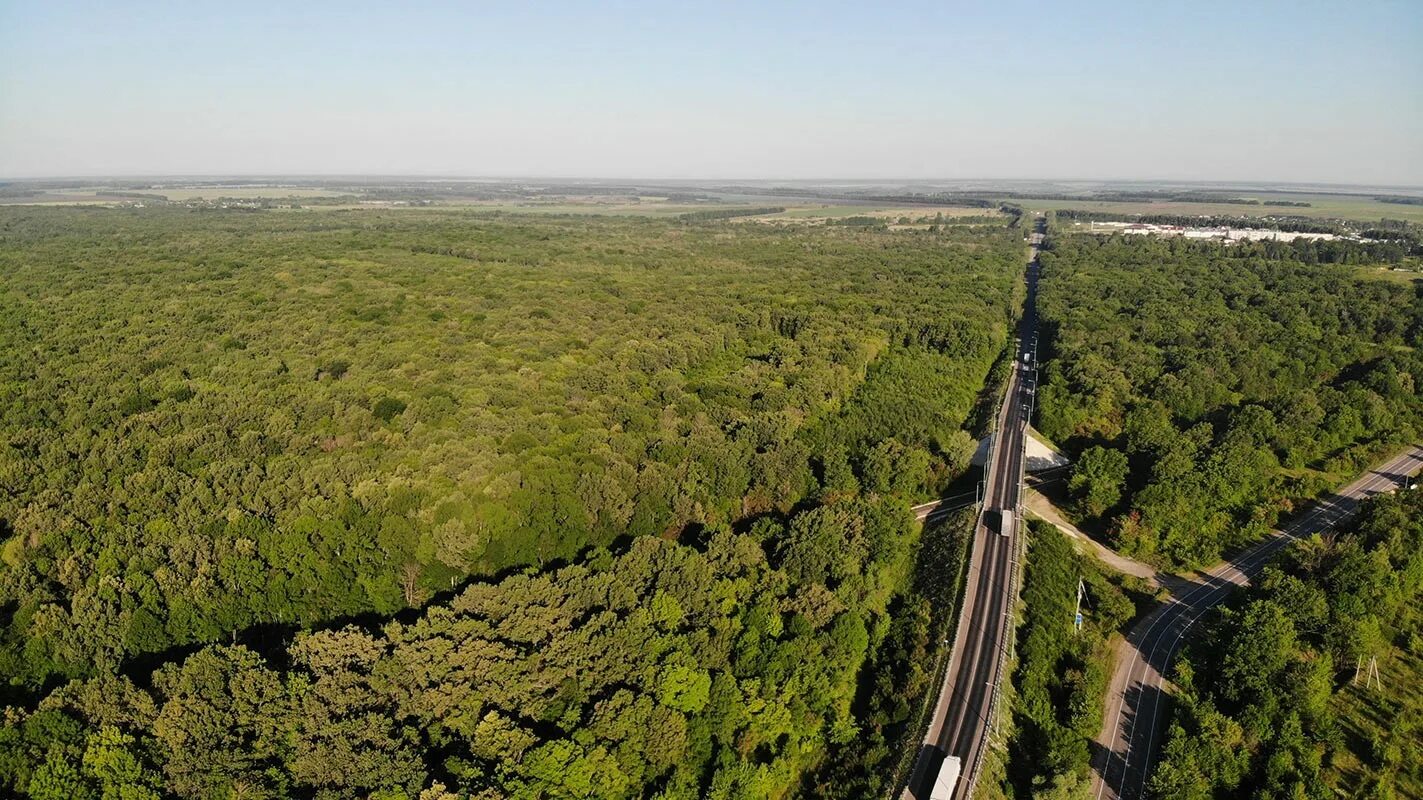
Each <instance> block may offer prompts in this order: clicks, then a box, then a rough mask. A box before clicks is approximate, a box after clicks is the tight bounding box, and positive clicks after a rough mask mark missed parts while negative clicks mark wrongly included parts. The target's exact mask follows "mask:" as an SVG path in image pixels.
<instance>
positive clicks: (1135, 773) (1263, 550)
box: [1092, 446, 1423, 800]
mask: <svg viewBox="0 0 1423 800" xmlns="http://www.w3.org/2000/svg"><path fill="white" fill-rule="evenodd" d="M1420 469H1423V447H1419V446H1414V447H1410V448H1409V449H1408V450H1407V451H1405V452H1404V453H1402V454H1401V455H1399V456H1396V457H1395V458H1392V459H1390V460H1389V461H1387V462H1386V463H1384V464H1382V465H1380V466H1378V467H1375V468H1374V469H1372V470H1370V471H1369V472H1368V473H1367V474H1365V475H1364V476H1363V477H1361V478H1359V479H1358V480H1356V481H1354V482H1353V483H1351V484H1349V485H1348V486H1347V487H1345V488H1344V489H1342V490H1341V491H1339V492H1338V493H1336V494H1334V495H1331V496H1330V497H1329V498H1327V499H1325V500H1322V501H1320V502H1319V503H1316V504H1314V505H1313V506H1311V507H1310V509H1309V510H1308V511H1307V512H1305V513H1304V514H1303V515H1301V516H1299V517H1298V518H1296V519H1295V520H1294V521H1293V522H1291V523H1290V524H1289V525H1287V526H1286V527H1285V528H1284V529H1283V530H1281V531H1276V532H1275V534H1274V535H1273V536H1272V537H1271V538H1269V539H1266V540H1265V541H1263V542H1261V543H1259V544H1257V545H1255V546H1253V547H1251V548H1249V549H1247V550H1245V551H1243V552H1241V553H1239V554H1237V555H1236V556H1234V557H1233V558H1231V559H1230V560H1229V561H1226V562H1224V563H1222V564H1220V565H1218V566H1217V567H1215V568H1214V569H1212V570H1210V571H1208V572H1206V573H1205V574H1204V575H1202V576H1201V577H1200V578H1199V579H1197V580H1194V581H1188V582H1184V583H1183V585H1181V586H1180V587H1179V588H1176V589H1175V590H1174V591H1173V593H1172V597H1171V598H1170V599H1169V600H1168V601H1167V602H1166V604H1165V605H1163V606H1161V607H1160V608H1158V609H1156V610H1155V611H1153V612H1152V613H1151V614H1149V615H1147V616H1146V617H1144V618H1143V619H1142V620H1141V621H1139V622H1138V623H1137V624H1136V625H1135V626H1133V627H1132V629H1131V631H1130V632H1129V633H1128V634H1127V637H1126V640H1125V641H1124V642H1123V643H1122V645H1121V646H1120V647H1119V648H1118V651H1117V663H1116V669H1115V670H1114V672H1113V674H1112V681H1111V684H1110V686H1109V687H1108V692H1107V714H1106V718H1105V719H1104V720H1103V725H1102V732H1101V733H1100V734H1099V735H1098V737H1097V741H1096V742H1095V743H1094V746H1093V759H1092V771H1093V775H1092V781H1093V786H1092V796H1093V797H1095V798H1097V800H1117V798H1123V799H1124V800H1136V798H1139V797H1143V796H1144V795H1145V794H1146V782H1147V779H1148V777H1149V776H1150V775H1151V767H1152V764H1153V759H1154V758H1155V750H1156V747H1157V745H1158V744H1159V741H1158V740H1159V737H1160V736H1161V735H1162V734H1163V733H1164V731H1165V728H1166V720H1165V719H1164V716H1165V712H1166V711H1167V709H1168V704H1167V703H1166V702H1164V701H1165V697H1166V692H1165V689H1164V687H1163V684H1164V682H1165V679H1164V677H1163V676H1164V675H1165V674H1166V673H1167V671H1168V667H1169V666H1170V664H1171V660H1172V659H1173V658H1174V657H1175V656H1176V653H1177V651H1178V650H1180V648H1181V644H1182V642H1183V641H1184V639H1185V637H1186V635H1187V634H1188V632H1189V631H1190V629H1191V626H1192V625H1194V624H1195V622H1196V620H1198V619H1200V618H1201V616H1202V615H1203V614H1205V613H1206V612H1207V611H1209V610H1210V609H1211V608H1213V607H1215V606H1216V605H1217V604H1218V603H1220V602H1221V601H1222V600H1224V599H1225V598H1226V597H1227V596H1228V595H1229V594H1230V593H1231V592H1232V591H1233V590H1234V589H1236V588H1237V587H1239V586H1242V585H1244V584H1245V583H1246V582H1247V581H1249V580H1250V578H1252V577H1254V576H1255V574H1256V573H1258V572H1259V571H1260V569H1261V568H1262V567H1264V566H1265V564H1267V563H1269V561H1270V558H1271V556H1273V555H1274V554H1275V553H1276V551H1278V550H1279V549H1280V548H1281V547H1284V546H1285V545H1286V544H1288V543H1290V542H1291V541H1293V540H1295V539H1298V538H1301V537H1305V536H1309V535H1310V534H1313V533H1316V532H1318V531H1322V530H1326V529H1328V528H1331V527H1333V526H1334V525H1335V524H1337V523H1338V522H1339V521H1340V520H1342V519H1344V518H1346V517H1348V516H1349V515H1350V514H1352V513H1353V512H1354V511H1355V510H1356V509H1357V508H1358V506H1359V501H1360V500H1362V499H1363V498H1365V497H1368V496H1370V495H1373V494H1378V493H1379V492H1384V491H1388V490H1390V489H1393V488H1396V487H1398V486H1400V485H1402V484H1403V483H1404V482H1405V481H1406V479H1407V478H1408V476H1410V475H1415V474H1417V473H1418V472H1419V470H1420Z"/></svg>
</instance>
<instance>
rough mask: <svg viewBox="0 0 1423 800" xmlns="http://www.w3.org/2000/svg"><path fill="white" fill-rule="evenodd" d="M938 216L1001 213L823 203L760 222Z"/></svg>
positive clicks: (995, 213)
mask: <svg viewBox="0 0 1423 800" xmlns="http://www.w3.org/2000/svg"><path fill="white" fill-rule="evenodd" d="M936 214H943V215H944V216H946V217H974V216H999V215H1000V212H999V211H998V210H996V209H992V208H968V207H965V206H934V205H908V206H906V205H883V204H881V205H858V204H856V205H828V204H824V203H820V204H815V205H796V206H789V207H787V208H786V210H785V211H783V212H781V213H779V214H766V215H764V216H761V217H757V219H768V220H769V219H797V220H807V219H842V218H844V217H883V218H885V219H898V218H900V217H911V218H913V217H933V216H934V215H936Z"/></svg>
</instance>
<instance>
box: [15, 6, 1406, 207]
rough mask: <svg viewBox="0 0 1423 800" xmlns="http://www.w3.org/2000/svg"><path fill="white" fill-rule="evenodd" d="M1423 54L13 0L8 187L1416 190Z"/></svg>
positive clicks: (1199, 33) (1222, 9)
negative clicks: (397, 184) (445, 182)
mask: <svg viewBox="0 0 1423 800" xmlns="http://www.w3.org/2000/svg"><path fill="white" fill-rule="evenodd" d="M1419 33H1423V9H1420V8H1419V7H1417V6H1416V4H1412V3H1406V2H1387V1H1386V0H1373V1H1372V2H1365V3H1357V4H1349V5H1346V4H1342V3H1341V4H1314V5H1311V6H1309V7H1307V8H1303V9H1302V8H1300V7H1299V6H1298V5H1296V4H1286V3H1261V4H1254V5H1252V6H1251V7H1249V8H1238V7H1236V6H1235V5H1232V4H1225V3H1195V4H1191V5H1190V6H1181V7H1173V8H1155V7H1151V8H1146V7H1137V6H1134V5H1128V4H1122V3H1089V4H1083V5H1076V6H1073V7H1071V8H1063V7H1045V8H1036V9H1031V10H1027V9H1002V8H991V9H990V8H981V7H977V6H957V5H955V4H942V3H920V2H915V3H903V4H899V5H897V6H895V7H894V8H893V9H876V10H875V11H874V12H873V13H870V12H867V11H866V10H865V9H863V8H861V7H858V6H850V5H848V4H835V5H826V4H819V3H817V4H793V5H787V6H779V7H776V8H773V9H767V8H762V7H760V6H755V5H740V4H718V5H715V6H705V7H689V8H679V9H672V10H669V9H667V8H665V7H663V6H661V5H652V4H637V3H623V4H617V5H615V6H612V7H610V8H607V9H591V8H585V7H582V6H578V5H574V4H564V3H543V4H531V5H528V6H521V7H518V8H504V7H488V6H481V7H478V8H463V7H459V6H445V5H429V6H423V7H421V8H420V9H416V10H402V11H395V10H392V9H390V8H387V7H385V6H381V5H375V4H360V3H356V4H341V5H337V4H324V3H315V4H309V5H304V6H301V7H299V8H294V9H293V8H287V7H283V6H277V5H275V4H265V5H264V4H256V5H254V6H250V7H248V6H244V7H240V8H231V7H224V6H210V7H202V8H192V7H188V6H182V5H177V4H174V5H166V4H157V3H140V4H135V5H130V6H128V7H124V8H117V7H109V6H107V5H100V4H90V3H63V2H61V3H44V4H40V3H32V2H0V176H4V177H6V178H11V179H45V178H48V179H65V178H78V177H199V176H213V177H295V176H302V177H336V176H341V177H348V176H371V177H376V176H400V177H420V178H431V179H437V178H447V179H453V178H456V177H459V178H467V179H477V178H486V179H513V180H518V179H533V180H555V179H567V180H620V181H658V180H676V181H702V182H706V181H723V182H735V181H757V180H770V181H802V180H819V181H857V180H870V181H936V180H937V181H943V182H951V181H995V180H996V181H1013V180H1043V181H1061V182H1092V181H1101V182H1114V181H1160V182H1171V181H1192V182H1205V183H1211V182H1217V183H1303V184H1330V185H1363V186H1378V187H1391V186H1396V187H1416V186H1419V185H1423V145H1420V144H1419V142H1423V50H1420V49H1419V48H1417V47H1416V46H1415V44H1416V42H1417V41H1418V38H1419V36H1418V34H1419ZM985 175H991V176H995V177H984V176H985ZM1084 176H1085V177H1084Z"/></svg>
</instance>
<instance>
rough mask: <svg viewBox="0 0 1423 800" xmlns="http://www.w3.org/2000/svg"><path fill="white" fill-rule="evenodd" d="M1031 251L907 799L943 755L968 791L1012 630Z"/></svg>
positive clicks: (1030, 342) (1032, 316)
mask: <svg viewBox="0 0 1423 800" xmlns="http://www.w3.org/2000/svg"><path fill="white" fill-rule="evenodd" d="M1037 270H1038V266H1037V249H1036V248H1033V251H1032V260H1031V261H1030V263H1029V265H1028V277H1027V281H1028V296H1027V302H1026V303H1025V305H1024V311H1023V318H1022V321H1021V323H1020V326H1019V331H1018V349H1017V352H1016V354H1015V358H1014V365H1013V374H1012V376H1011V377H1010V378H1009V381H1008V388H1007V392H1006V393H1005V395H1004V400H1003V406H1002V408H1001V409H999V413H998V420H997V430H996V433H995V442H994V446H993V450H992V452H991V454H990V456H989V461H988V466H989V469H988V471H987V483H986V487H985V491H984V497H985V504H984V511H985V513H984V514H982V515H980V517H979V520H978V523H977V525H976V527H975V530H974V536H973V546H972V550H971V554H970V558H969V568H968V581H967V585H966V586H965V591H964V598H963V605H962V608H961V610H960V616H959V624H958V627H957V630H956V632H955V637H954V642H953V648H952V650H951V655H950V659H949V668H948V671H947V672H946V673H945V680H944V684H943V686H942V688H941V690H940V693H939V698H938V703H937V704H936V706H935V708H934V716H933V719H932V722H931V723H930V727H929V732H928V735H927V736H926V738H925V741H924V743H923V745H922V746H921V748H920V753H919V757H918V760H917V761H916V762H915V765H914V772H913V773H912V775H911V776H910V780H909V785H908V787H907V788H906V790H905V795H904V796H906V797H911V798H914V800H928V798H929V792H930V789H931V788H932V786H933V783H934V776H935V775H936V774H937V773H938V770H939V766H940V765H941V764H942V763H943V760H944V757H945V755H954V756H958V757H959V759H960V760H961V762H962V764H963V773H962V777H961V778H960V779H959V783H958V787H957V789H956V790H955V792H954V797H955V798H967V797H968V796H969V792H970V791H971V790H972V787H973V784H974V782H975V779H976V776H977V774H978V768H979V766H980V764H981V762H982V755H983V751H984V749H985V746H986V742H987V737H988V728H989V724H988V723H989V720H990V719H992V718H993V714H994V706H995V703H996V700H995V698H996V697H997V693H998V684H999V681H1000V680H1001V679H1002V678H1003V677H1004V666H1005V665H1004V657H1005V655H1006V654H1007V648H1008V645H1009V637H1010V636H1012V632H1013V625H1012V610H1013V605H1014V603H1015V602H1016V600H1017V596H1018V574H1017V570H1018V563H1017V555H1018V547H1019V531H1020V523H1021V519H1022V515H1021V514H1020V513H1019V503H1020V499H1021V495H1022V485H1023V480H1022V479H1023V461H1024V454H1023V439H1024V436H1025V429H1026V426H1027V422H1028V419H1029V416H1030V409H1031V404H1032V402H1033V400H1032V394H1031V392H1032V391H1033V383H1034V380H1035V373H1034V372H1033V371H1032V370H1030V369H1028V368H1026V365H1025V363H1024V358H1023V356H1024V354H1025V353H1026V354H1028V355H1029V357H1031V356H1032V355H1033V349H1034V347H1035V346H1036V335H1037V313H1036V307H1035V300H1036V292H1037ZM1005 509H1006V510H1008V511H1010V512H1012V514H1013V522H1012V524H1011V526H1010V528H1009V535H1007V536H1004V535H1001V534H1000V533H999V525H1000V520H1001V516H1000V514H1001V513H1002V511H1004V510H1005Z"/></svg>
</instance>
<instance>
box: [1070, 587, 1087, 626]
mask: <svg viewBox="0 0 1423 800" xmlns="http://www.w3.org/2000/svg"><path fill="white" fill-rule="evenodd" d="M1086 594H1087V585H1086V584H1084V583H1083V582H1082V579H1081V578H1078V579H1077V610H1076V611H1074V612H1073V613H1072V630H1073V631H1074V632H1076V631H1080V630H1082V598H1083V596H1084V595H1086Z"/></svg>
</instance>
